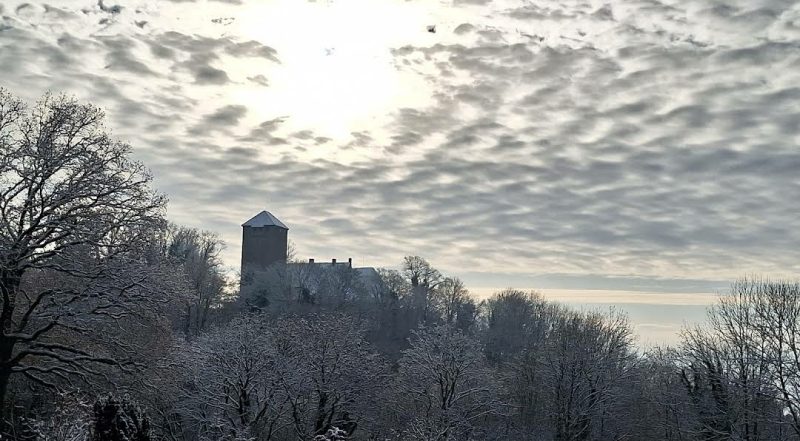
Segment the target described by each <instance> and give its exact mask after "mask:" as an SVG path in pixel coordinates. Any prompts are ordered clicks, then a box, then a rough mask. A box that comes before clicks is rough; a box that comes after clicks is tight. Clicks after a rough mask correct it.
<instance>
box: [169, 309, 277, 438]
mask: <svg viewBox="0 0 800 441" xmlns="http://www.w3.org/2000/svg"><path fill="white" fill-rule="evenodd" d="M195 346H196V349H195V351H194V352H192V351H190V352H188V353H187V355H189V357H187V359H186V360H187V362H188V363H189V364H190V365H189V366H190V369H188V372H190V378H189V379H188V381H186V382H185V384H184V388H183V390H182V392H181V397H180V399H179V402H178V403H177V404H176V405H177V406H178V407H179V409H180V410H181V413H182V414H183V415H184V416H185V417H186V419H187V421H188V422H189V427H191V428H192V430H191V432H190V435H191V437H192V438H195V439H208V440H219V439H230V440H235V439H247V438H250V437H256V438H257V439H260V440H264V441H269V440H271V439H275V438H274V437H275V436H276V434H277V433H279V432H280V431H281V430H282V429H283V428H284V427H286V426H287V425H288V420H287V419H286V417H287V412H288V409H289V406H288V398H287V396H286V394H285V393H284V391H283V389H282V387H281V385H282V382H283V381H284V379H283V378H281V377H280V376H279V370H278V369H277V368H276V367H277V365H278V364H279V363H280V360H279V359H278V358H276V350H275V346H274V344H273V341H272V339H271V337H270V331H269V324H268V323H267V322H266V321H265V320H263V319H261V318H256V317H242V318H238V319H235V320H233V321H232V322H231V323H229V324H227V325H226V326H224V327H220V328H217V329H214V330H213V332H211V333H210V334H209V335H208V336H206V337H205V338H203V339H202V340H201V341H200V342H198V343H197V344H196V345H195Z"/></svg>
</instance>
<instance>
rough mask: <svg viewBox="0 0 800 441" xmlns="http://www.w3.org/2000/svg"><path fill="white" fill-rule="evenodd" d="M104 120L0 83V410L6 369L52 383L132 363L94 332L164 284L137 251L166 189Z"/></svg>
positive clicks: (88, 109)
mask: <svg viewBox="0 0 800 441" xmlns="http://www.w3.org/2000/svg"><path fill="white" fill-rule="evenodd" d="M103 120H104V114H103V112H102V111H100V110H99V109H97V108H95V107H92V106H90V105H85V104H81V103H78V102H77V101H76V100H74V99H72V98H68V97H63V96H60V97H54V96H50V95H47V96H45V97H44V98H42V99H41V101H39V102H38V103H37V104H36V105H35V106H34V107H32V108H31V109H27V108H26V106H25V105H24V104H23V103H21V102H20V101H19V100H17V99H15V98H14V97H13V96H11V95H10V94H9V93H7V92H6V91H4V90H0V302H1V306H2V310H0V419H3V418H5V417H6V416H7V412H6V408H5V407H4V404H5V402H6V392H7V390H8V384H9V380H10V379H11V377H12V376H15V375H23V376H25V377H26V378H27V380H28V381H33V382H38V383H41V384H46V385H55V384H54V382H56V381H69V379H72V380H75V379H78V380H80V379H85V378H86V377H87V376H91V375H93V374H99V373H100V371H99V370H98V369H101V368H102V366H116V367H121V368H128V367H130V366H131V364H130V362H126V361H125V360H124V357H122V356H121V354H120V352H121V349H123V348H125V347H126V346H125V345H124V344H123V343H122V342H119V345H117V346H116V347H115V346H114V344H113V343H107V344H97V345H95V344H93V342H94V341H96V340H97V338H98V337H100V336H104V335H108V334H107V333H106V332H105V327H106V326H107V324H108V323H109V322H118V323H121V322H120V321H124V319H125V318H126V317H127V318H129V319H132V318H133V317H136V316H143V315H150V314H151V313H152V311H154V310H156V309H157V308H156V307H154V306H153V305H152V304H150V306H148V307H147V308H144V305H145V304H147V303H149V302H150V301H151V300H153V299H154V296H155V294H156V293H157V291H158V290H159V286H158V284H157V283H156V282H157V279H158V278H157V277H155V276H156V274H155V273H156V272H157V271H156V269H155V268H153V267H152V266H150V265H149V264H148V262H147V260H146V258H145V256H144V251H145V250H146V248H147V244H148V242H149V241H150V239H151V237H152V235H153V231H154V230H157V229H160V228H162V227H163V218H162V214H163V208H164V203H165V199H164V197H162V196H161V195H159V194H157V193H154V192H153V191H152V190H151V188H150V181H151V176H150V173H149V172H148V170H147V169H146V168H145V167H144V166H143V165H142V164H141V163H139V162H136V161H133V160H131V159H130V157H129V154H130V150H131V148H130V146H128V145H127V144H125V143H122V142H119V141H116V140H113V139H112V138H111V137H109V136H108V134H107V133H106V131H105V128H104V126H103ZM112 349H113V350H112Z"/></svg>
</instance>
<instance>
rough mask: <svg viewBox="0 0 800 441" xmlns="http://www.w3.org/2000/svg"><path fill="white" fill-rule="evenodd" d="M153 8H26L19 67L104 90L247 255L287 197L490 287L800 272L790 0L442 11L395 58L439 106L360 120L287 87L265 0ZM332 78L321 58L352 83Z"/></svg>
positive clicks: (338, 238)
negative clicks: (326, 109)
mask: <svg viewBox="0 0 800 441" xmlns="http://www.w3.org/2000/svg"><path fill="white" fill-rule="evenodd" d="M145 3H146V2H143V5H144V6H142V5H138V3H135V4H132V5H131V6H127V5H128V4H127V3H126V8H125V9H123V10H121V12H119V13H118V14H116V15H115V17H116V18H115V20H114V23H112V24H110V25H109V26H110V27H109V28H108V29H106V28H103V27H100V26H99V25H98V24H97V23H96V21H97V17H96V16H92V15H91V14H83V13H78V14H76V13H75V10H74V8H70V7H67V6H64V7H60V8H59V9H58V10H57V11H56V10H55V9H53V10H51V12H50V13H49V14H50V15H51V16H52V17H53V18H47V17H46V16H45V15H47V14H46V13H44V12H42V11H44V10H45V9H44V8H40V7H38V6H36V5H30V6H26V7H24V8H22V9H20V10H19V11H17V7H18V6H20V5H19V4H17V5H16V6H15V5H9V6H7V7H6V8H5V11H6V12H5V13H9V14H10V13H11V12H10V11H14V14H15V16H14V17H8V18H3V19H2V21H0V30H1V31H0V35H3V38H2V39H0V65H3V66H4V69H3V72H2V73H0V79H1V80H2V82H3V83H4V84H8V85H9V87H11V88H12V90H14V91H15V92H18V91H23V92H22V93H31V95H32V96H29V97H26V98H29V99H32V98H35V96H36V95H38V94H39V92H40V91H43V90H44V89H47V88H52V89H55V90H67V91H72V92H74V93H78V94H80V96H82V97H84V98H87V99H89V100H91V101H94V102H97V103H98V104H101V105H103V106H105V107H107V108H108V110H109V112H108V113H109V115H110V116H111V118H113V121H111V122H110V124H109V126H110V127H113V128H114V129H115V133H116V134H118V135H119V136H121V137H123V138H125V139H128V140H129V141H131V142H132V144H133V145H135V146H136V153H137V155H138V156H137V157H139V158H142V159H143V160H145V161H146V162H147V164H148V165H149V166H151V167H152V168H153V169H154V173H155V175H156V177H157V182H158V185H159V188H160V189H162V190H163V191H165V192H167V193H169V194H170V197H171V200H172V205H171V209H170V213H171V215H172V216H174V220H176V221H178V222H185V223H189V224H191V225H194V226H198V227H203V228H212V229H216V230H219V231H220V233H221V234H222V235H223V236H224V237H225V238H226V239H227V240H228V241H229V242H230V247H229V251H228V255H227V256H226V258H227V260H228V261H229V262H231V265H235V262H236V253H237V251H238V241H239V234H240V231H239V230H238V225H239V224H240V223H241V221H242V220H244V219H246V218H248V217H249V216H251V215H252V214H253V213H254V212H256V211H258V210H260V209H263V208H268V209H270V210H271V211H272V212H274V213H275V214H277V215H278V216H279V217H281V219H282V220H283V221H284V222H286V223H287V224H288V225H289V226H290V227H291V232H290V234H291V237H292V238H293V240H294V241H295V242H296V243H297V244H298V248H299V251H300V253H301V255H303V256H305V255H308V256H314V257H317V258H329V257H339V258H344V257H347V256H353V257H356V258H357V261H359V262H364V263H367V264H373V265H394V264H396V263H397V262H399V261H400V260H401V258H402V256H403V255H405V254H420V255H423V256H426V257H428V258H429V259H430V260H431V261H432V262H433V263H434V265H436V266H438V267H440V268H441V269H443V270H444V271H445V272H449V273H455V274H457V275H458V274H460V275H463V276H464V277H465V278H467V279H468V280H469V282H470V283H471V284H475V285H479V284H480V283H481V281H484V282H486V283H489V282H491V283H492V284H494V285H492V286H503V285H506V283H504V282H503V281H504V280H505V281H509V282H508V283H511V282H514V281H518V282H525V283H526V284H529V285H530V286H531V287H536V286H548V287H556V288H557V287H569V288H573V289H587V288H591V287H602V288H604V289H614V288H615V287H617V288H619V287H625V288H626V289H632V288H631V286H641V287H642V289H643V290H648V291H658V290H672V291H670V292H683V291H687V290H692V292H705V291H707V290H710V289H712V288H713V289H716V287H718V286H720V285H724V283H726V282H725V281H726V280H730V279H731V278H733V277H736V276H738V275H741V274H746V273H749V272H768V273H783V274H792V273H794V272H796V271H797V270H798V269H800V267H798V264H797V263H796V262H798V261H799V260H798V258H800V252H798V251H797V250H796V247H794V246H792V244H795V243H797V242H798V241H800V220H798V218H797V216H796V202H795V201H794V196H795V195H796V194H800V181H798V180H797V177H796V170H797V169H798V167H800V153H798V152H797V148H796V146H797V137H798V133H799V131H798V129H799V128H800V122H798V121H800V114H799V113H800V110H798V108H797V105H796V103H797V101H798V99H800V89H799V88H797V86H796V84H798V80H800V77H799V76H800V75H799V74H798V73H797V72H800V69H798V67H799V66H800V50H799V49H798V48H799V47H800V45H799V44H798V43H800V28H799V27H798V25H797V23H800V21H798V20H800V10H798V9H797V7H796V6H793V5H792V4H790V3H788V2H779V1H766V2H760V3H759V4H751V2H744V1H734V2H728V3H726V5H725V6H715V7H709V5H708V4H706V3H703V2H701V1H699V0H687V1H683V2H678V3H674V4H671V5H668V4H665V3H661V2H659V1H627V0H625V1H622V2H617V3H613V4H609V5H606V6H603V7H601V8H598V7H596V6H593V5H592V4H589V3H583V2H574V3H559V4H555V3H527V4H525V5H524V6H520V4H519V3H518V2H514V1H505V0H502V1H501V0H498V1H495V2H482V1H473V2H466V3H465V2H457V3H456V2H453V4H449V5H445V6H437V7H436V8H438V9H436V11H438V13H441V16H448V17H453V23H449V24H448V23H441V24H439V27H438V29H440V31H439V32H437V34H436V38H435V39H434V40H431V39H429V38H428V37H429V35H427V33H424V32H423V33H422V34H425V35H422V36H420V37H417V36H410V37H408V38H406V36H405V35H404V34H403V35H401V36H400V37H397V38H394V37H393V39H392V40H391V41H392V45H391V46H390V47H387V48H386V49H387V50H386V51H385V53H386V54H387V55H386V57H387V58H390V60H388V61H386V62H387V63H391V67H392V68H393V69H394V70H393V71H392V72H393V73H396V74H397V78H400V79H399V80H398V83H397V84H399V86H398V91H399V92H398V95H401V96H402V95H409V94H414V93H424V92H422V91H429V92H430V93H429V94H427V96H426V98H427V101H426V102H427V104H426V105H406V104H398V105H394V106H392V107H389V108H386V109H376V110H375V112H374V113H375V115H370V118H366V119H365V120H367V121H366V122H364V123H363V124H361V125H360V126H357V127H347V128H344V130H343V132H344V133H346V134H347V133H349V135H347V136H342V137H336V136H333V135H331V134H330V133H326V132H325V131H324V130H323V129H322V128H320V127H306V126H302V124H301V123H299V122H298V121H301V120H302V118H298V115H294V114H293V113H292V108H291V107H290V106H287V108H286V109H284V108H280V107H279V106H276V105H274V103H273V102H271V101H270V99H269V97H273V96H274V95H270V94H273V93H280V92H281V87H282V83H281V79H280V77H275V76H273V73H274V72H277V71H274V70H272V69H273V68H274V69H281V68H283V67H286V66H289V65H290V64H291V63H293V62H294V61H293V58H292V57H291V56H282V55H289V54H287V53H284V52H283V47H282V46H280V42H273V41H257V40H256V39H254V38H255V37H254V34H253V33H249V34H248V33H247V32H245V31H246V29H247V28H246V26H245V25H244V24H243V23H244V22H246V20H245V19H246V18H247V17H246V16H245V14H244V13H240V8H247V7H248V6H247V5H244V4H242V5H227V4H205V3H204V4H199V3H198V4H197V5H192V6H193V8H194V9H197V11H195V10H194V9H192V10H185V15H182V17H181V20H177V19H175V17H173V16H168V17H164V16H160V15H159V14H162V13H164V14H166V12H148V11H150V10H149V9H147V8H146V6H147V5H146V4H145ZM467 3H468V4H467ZM209 5H211V6H209ZM317 6H319V7H323V6H322V5H316V6H314V7H317ZM172 7H174V8H180V5H172ZM137 8H140V9H142V10H143V11H145V12H143V13H142V14H138V15H135V17H134V11H135V10H136V9H137ZM203 8H208V9H203ZM163 10H164V11H175V10H177V9H170V8H168V7H164V9H163ZM241 10H244V11H248V10H247V9H241ZM94 11H95V12H94V13H98V12H97V9H96V8H95V10H94ZM159 11H161V10H159ZM209 14H211V15H209ZM106 15H107V14H106ZM58 17H61V18H58ZM209 17H232V18H235V20H232V21H231V23H230V24H229V25H228V26H225V27H224V28H223V27H221V26H214V25H212V24H211V23H208V20H209ZM134 18H135V20H136V21H140V20H146V21H147V22H148V25H147V26H146V27H145V28H144V29H140V28H139V27H138V26H137V25H136V24H135V20H134ZM265 20H266V19H265ZM59 22H63V23H67V25H63V24H59ZM197 23H202V24H203V25H198V24H197ZM204 26H205V27H204ZM240 26H241V27H240ZM84 28H85V29H84ZM104 29H105V30H104ZM223 29H224V32H225V33H224V34H221V33H220V32H221V31H222V30H223ZM448 29H452V31H451V32H448V31H447V30H448ZM423 37H424V38H423ZM339 49H341V48H337V51H338V52H337V53H343V54H346V51H344V50H339ZM279 50H280V51H281V52H280V53H279ZM297 50H298V51H299V49H297ZM295 54H300V55H304V54H305V52H297V53H295ZM279 55H281V56H279ZM353 59H354V60H356V61H359V60H360V59H359V58H358V56H354V58H353ZM349 61H352V60H349V59H348V62H349ZM370 62H376V63H378V62H383V61H381V60H371V61H370ZM97 66H101V67H106V66H108V69H100V70H98V69H97ZM52 72H58V74H54V73H52ZM333 73H335V72H330V71H327V70H326V71H324V72H323V71H321V72H319V73H316V72H309V75H319V78H323V79H325V80H328V79H336V80H339V81H344V80H341V79H337V78H335V77H333V75H332V74H333ZM408 78H413V79H414V80H415V81H418V82H409V83H402V82H401V81H405V80H407V79H408ZM345 80H346V79H345ZM408 84H413V85H414V86H413V87H412V86H408ZM419 85H422V86H424V87H420V86H419ZM265 86H269V87H265ZM28 91H30V92H28ZM34 92H36V93H34ZM359 104H360V103H358V102H356V101H355V100H354V101H352V102H342V103H341V105H342V106H358V105H359ZM372 116H376V117H379V116H380V117H385V118H387V119H384V120H381V121H389V123H388V124H382V123H381V124H379V123H376V122H374V121H377V120H376V119H373V118H372ZM175 169H180V170H181V173H174V170H175ZM326 256H327V257H326ZM659 287H661V288H659Z"/></svg>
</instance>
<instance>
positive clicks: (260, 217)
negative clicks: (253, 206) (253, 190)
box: [242, 210, 289, 230]
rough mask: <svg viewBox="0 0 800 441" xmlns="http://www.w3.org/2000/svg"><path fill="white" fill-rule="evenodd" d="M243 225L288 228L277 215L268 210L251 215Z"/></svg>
mask: <svg viewBox="0 0 800 441" xmlns="http://www.w3.org/2000/svg"><path fill="white" fill-rule="evenodd" d="M242 226H243V227H279V228H283V229H284V230H288V229H289V227H287V226H286V225H284V224H283V222H281V221H280V219H278V218H277V217H275V216H273V214H272V213H270V212H269V211H266V210H265V211H262V212H261V213H258V214H257V215H255V216H253V218H252V219H250V220H249V221H247V222H245V223H243V224H242Z"/></svg>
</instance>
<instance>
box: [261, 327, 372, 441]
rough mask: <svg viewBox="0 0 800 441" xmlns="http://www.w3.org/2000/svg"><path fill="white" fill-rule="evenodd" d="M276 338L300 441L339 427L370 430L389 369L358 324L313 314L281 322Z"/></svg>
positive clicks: (349, 430)
mask: <svg viewBox="0 0 800 441" xmlns="http://www.w3.org/2000/svg"><path fill="white" fill-rule="evenodd" d="M271 336H272V341H273V342H274V345H275V349H276V355H275V356H276V359H277V360H279V363H278V364H277V365H276V367H275V369H276V373H277V375H278V377H279V378H280V383H281V387H282V388H283V392H284V393H285V394H286V396H287V399H288V405H289V409H290V415H291V421H292V427H293V429H294V435H295V437H296V439H298V440H299V441H304V440H308V439H311V438H313V437H314V436H317V435H324V434H325V433H326V432H327V431H328V430H330V429H331V428H333V427H337V428H339V429H341V430H344V431H345V432H346V433H347V435H348V436H352V434H353V433H354V432H355V430H356V428H357V427H359V426H363V425H365V424H367V425H368V423H369V422H370V420H371V419H373V418H372V417H371V415H370V414H371V413H374V412H375V411H376V407H377V405H378V403H377V402H375V401H374V398H375V391H377V390H379V385H380V382H381V376H382V374H383V364H382V362H381V361H380V360H379V358H378V357H377V355H376V354H375V353H374V352H373V351H372V350H371V348H370V347H369V345H368V344H367V343H366V341H365V340H364V331H363V329H362V328H361V327H360V326H359V325H358V324H354V323H352V322H351V319H350V318H349V317H347V316H346V315H342V314H326V315H324V316H322V315H319V316H313V315H312V316H310V317H308V318H293V319H285V320H281V321H279V322H278V323H276V324H275V325H274V326H273V327H272V331H271ZM283 439H288V435H287V436H286V437H285V438H283Z"/></svg>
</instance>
